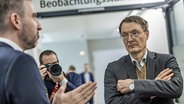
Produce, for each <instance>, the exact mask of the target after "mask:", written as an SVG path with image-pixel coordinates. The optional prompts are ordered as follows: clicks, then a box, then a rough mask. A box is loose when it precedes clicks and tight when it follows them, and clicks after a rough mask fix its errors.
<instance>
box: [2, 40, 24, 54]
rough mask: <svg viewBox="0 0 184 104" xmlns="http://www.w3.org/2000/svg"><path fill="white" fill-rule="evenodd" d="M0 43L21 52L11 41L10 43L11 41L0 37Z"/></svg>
mask: <svg viewBox="0 0 184 104" xmlns="http://www.w3.org/2000/svg"><path fill="white" fill-rule="evenodd" d="M0 42H4V43H6V44H8V45H10V46H11V47H13V48H14V49H15V50H18V51H22V52H23V49H22V48H20V47H19V46H18V45H17V44H16V43H15V42H13V41H11V40H9V39H7V38H2V37H0Z"/></svg>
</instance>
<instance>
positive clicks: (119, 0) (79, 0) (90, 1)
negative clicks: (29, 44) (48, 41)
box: [33, 0, 165, 12]
mask: <svg viewBox="0 0 184 104" xmlns="http://www.w3.org/2000/svg"><path fill="white" fill-rule="evenodd" d="M160 2H165V0H33V4H34V5H35V8H36V9H37V12H54V11H67V10H76V9H85V8H99V7H112V6H124V5H138V4H148V3H160Z"/></svg>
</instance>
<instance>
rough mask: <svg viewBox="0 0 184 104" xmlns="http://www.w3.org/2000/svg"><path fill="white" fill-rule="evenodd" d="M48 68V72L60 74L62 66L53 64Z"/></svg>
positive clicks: (55, 74) (54, 74)
mask: <svg viewBox="0 0 184 104" xmlns="http://www.w3.org/2000/svg"><path fill="white" fill-rule="evenodd" d="M48 69H49V72H50V73H51V74H52V75H53V76H59V75H61V72H62V68H61V66H60V65H59V64H53V65H51V66H50V67H49V68H48Z"/></svg>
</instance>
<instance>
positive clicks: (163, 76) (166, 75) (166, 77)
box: [155, 68, 174, 81]
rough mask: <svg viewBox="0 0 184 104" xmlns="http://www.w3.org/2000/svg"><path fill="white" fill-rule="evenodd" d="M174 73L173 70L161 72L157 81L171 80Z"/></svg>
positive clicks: (167, 69)
mask: <svg viewBox="0 0 184 104" xmlns="http://www.w3.org/2000/svg"><path fill="white" fill-rule="evenodd" d="M173 75H174V73H173V72H172V69H169V68H166V69H164V70H163V71H161V72H160V73H159V74H158V76H157V77H156V78H155V80H166V81H168V80H170V79H171V78H172V76H173Z"/></svg>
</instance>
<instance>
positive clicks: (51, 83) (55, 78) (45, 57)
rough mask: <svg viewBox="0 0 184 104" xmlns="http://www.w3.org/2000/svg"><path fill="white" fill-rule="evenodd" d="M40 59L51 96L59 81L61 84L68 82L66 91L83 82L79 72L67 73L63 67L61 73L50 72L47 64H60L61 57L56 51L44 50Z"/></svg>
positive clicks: (42, 73) (42, 72)
mask: <svg viewBox="0 0 184 104" xmlns="http://www.w3.org/2000/svg"><path fill="white" fill-rule="evenodd" d="M39 61H40V73H41V76H42V78H43V80H44V82H45V85H46V87H47V89H48V95H49V98H50V97H51V94H52V92H53V90H54V87H55V86H56V84H57V83H59V85H61V84H63V83H66V85H67V86H66V90H65V92H69V91H71V90H73V89H75V88H77V87H78V86H80V85H81V84H82V81H81V77H80V75H79V74H77V73H74V72H70V73H67V74H65V73H64V72H63V70H62V68H61V74H58V75H52V74H50V71H49V69H48V67H45V66H47V65H54V64H57V65H59V59H58V57H57V54H56V53H55V52H54V51H52V50H45V51H43V52H42V53H41V54H40V57H39ZM59 69H60V68H59ZM55 70H56V69H55ZM50 100H51V99H50Z"/></svg>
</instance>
